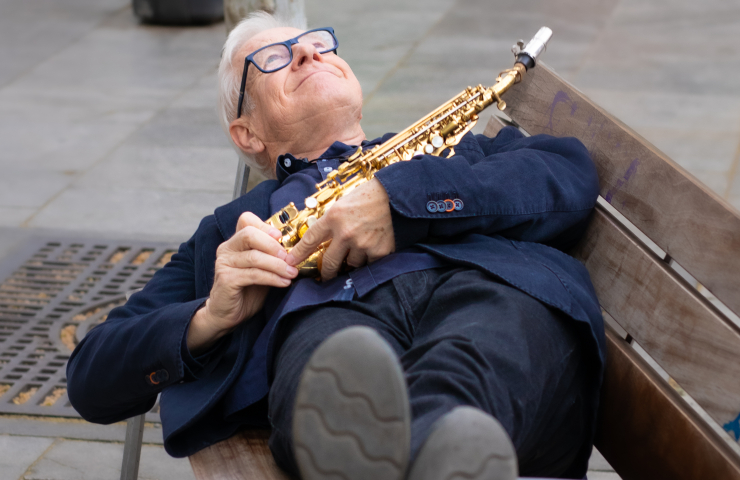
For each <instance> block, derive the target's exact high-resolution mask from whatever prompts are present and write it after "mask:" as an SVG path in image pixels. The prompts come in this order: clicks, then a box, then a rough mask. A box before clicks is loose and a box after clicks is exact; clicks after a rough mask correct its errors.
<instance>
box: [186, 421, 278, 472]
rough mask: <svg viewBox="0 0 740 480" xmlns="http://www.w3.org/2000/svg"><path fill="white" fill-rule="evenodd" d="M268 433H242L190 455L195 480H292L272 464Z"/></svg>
mask: <svg viewBox="0 0 740 480" xmlns="http://www.w3.org/2000/svg"><path fill="white" fill-rule="evenodd" d="M269 436H270V434H269V431H267V430H243V431H241V432H239V433H237V434H236V435H234V436H233V437H231V438H229V439H227V440H223V441H221V442H219V443H217V444H215V445H211V446H210V447H208V448H205V449H203V450H201V451H200V452H198V453H196V454H194V455H191V456H190V465H191V466H192V467H193V473H194V474H195V478H196V479H197V480H291V477H289V476H288V475H287V474H286V473H285V472H283V471H282V470H280V468H278V466H277V465H276V464H275V460H274V459H273V457H272V452H270V448H269V447H268V446H267V439H268V438H269Z"/></svg>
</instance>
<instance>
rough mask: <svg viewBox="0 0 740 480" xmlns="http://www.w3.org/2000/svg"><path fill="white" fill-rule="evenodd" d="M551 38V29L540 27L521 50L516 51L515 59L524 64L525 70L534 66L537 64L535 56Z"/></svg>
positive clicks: (543, 49) (538, 54)
mask: <svg viewBox="0 0 740 480" xmlns="http://www.w3.org/2000/svg"><path fill="white" fill-rule="evenodd" d="M551 38H552V30H550V29H549V28H547V27H542V28H540V30H539V31H538V32H537V34H536V35H535V36H534V37H532V40H530V41H529V43H527V45H526V46H525V47H524V48H522V50H521V51H519V52H517V55H516V61H517V62H519V63H521V64H522V65H524V66H525V67H526V68H527V70H529V69H530V68H534V66H535V65H536V64H537V58H538V57H539V56H540V54H541V53H542V52H544V51H545V50H546V49H547V42H549V41H550V39H551Z"/></svg>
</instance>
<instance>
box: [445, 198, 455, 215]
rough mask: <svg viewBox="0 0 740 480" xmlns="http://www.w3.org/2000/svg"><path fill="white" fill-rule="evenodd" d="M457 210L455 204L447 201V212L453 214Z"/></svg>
mask: <svg viewBox="0 0 740 480" xmlns="http://www.w3.org/2000/svg"><path fill="white" fill-rule="evenodd" d="M454 209H455V202H453V201H452V200H450V199H447V200H445V212H451V211H453V210H454Z"/></svg>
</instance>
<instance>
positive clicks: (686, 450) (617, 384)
mask: <svg viewBox="0 0 740 480" xmlns="http://www.w3.org/2000/svg"><path fill="white" fill-rule="evenodd" d="M606 333H607V335H606V338H607V352H608V353H607V371H606V375H605V377H604V385H603V387H602V396H601V405H600V411H599V428H598V430H597V432H596V439H595V444H596V448H598V449H599V451H600V452H601V453H602V454H603V455H604V458H606V459H607V461H608V462H609V464H610V465H611V466H612V467H614V469H615V470H616V471H617V472H618V473H619V475H620V476H621V477H622V478H624V479H629V480H655V479H658V478H669V479H671V480H695V479H699V478H701V479H710V478H711V479H720V478H721V479H723V480H740V460H738V458H737V456H736V455H735V454H734V452H732V451H731V450H730V449H729V447H728V445H727V444H725V443H724V440H723V439H721V438H719V437H718V435H717V434H716V433H714V431H712V430H710V429H709V428H708V427H707V426H706V425H705V423H704V421H703V420H702V419H701V418H699V417H698V416H697V414H696V412H694V411H693V410H692V409H691V408H690V407H689V406H688V405H687V404H686V402H684V401H683V399H681V397H680V396H679V395H678V394H677V393H676V392H675V390H673V388H671V387H670V385H668V383H667V382H666V381H665V380H663V379H662V378H661V377H660V376H658V375H657V374H656V373H655V371H654V370H653V369H652V368H651V367H650V366H649V365H647V363H645V361H644V360H643V359H642V358H640V356H639V355H638V354H637V352H635V350H634V349H633V348H632V347H631V346H630V345H629V344H627V342H626V341H625V340H624V339H622V338H621V337H619V336H618V335H617V334H616V333H615V332H614V330H612V329H611V328H608V327H607V332H606Z"/></svg>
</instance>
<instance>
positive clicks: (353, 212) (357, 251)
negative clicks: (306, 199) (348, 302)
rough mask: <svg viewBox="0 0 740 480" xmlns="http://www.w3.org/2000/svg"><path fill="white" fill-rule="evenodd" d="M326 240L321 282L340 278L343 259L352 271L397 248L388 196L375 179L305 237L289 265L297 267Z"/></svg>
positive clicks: (344, 199) (342, 200) (341, 201)
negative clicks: (328, 241) (326, 245)
mask: <svg viewBox="0 0 740 480" xmlns="http://www.w3.org/2000/svg"><path fill="white" fill-rule="evenodd" d="M327 240H331V245H329V247H328V248H327V249H326V252H325V253H324V257H323V260H322V265H321V278H322V280H330V279H332V278H334V277H336V276H337V272H338V271H339V268H340V267H341V266H342V262H343V261H344V259H345V258H346V259H347V265H349V266H350V267H355V268H357V267H362V266H363V265H365V264H366V263H372V262H374V261H375V260H378V259H380V258H383V257H385V256H386V255H388V254H389V253H391V252H393V251H394V250H395V247H396V242H395V237H394V235H393V223H392V221H391V209H390V205H389V204H388V194H387V193H386V191H385V188H383V185H381V183H380V182H379V181H378V180H377V179H373V180H371V181H369V182H367V183H365V184H363V185H360V186H359V187H357V188H356V189H355V190H354V191H352V192H350V193H349V194H347V196H346V197H342V198H340V199H339V200H337V202H336V203H335V204H334V205H333V206H332V207H331V208H330V209H329V211H327V212H326V213H325V214H324V215H323V216H322V217H321V218H319V219H318V220H317V221H316V223H314V224H313V225H312V226H311V228H309V229H308V230H307V231H306V233H305V234H304V235H303V238H302V239H301V241H300V242H298V243H297V244H296V246H295V247H294V248H293V250H291V252H290V254H289V255H288V258H287V262H288V263H289V264H291V265H298V264H299V263H301V262H302V261H303V260H305V259H306V257H308V256H309V255H310V254H311V253H312V252H314V251H315V250H316V248H317V247H318V246H319V245H321V244H322V243H324V242H325V241H327Z"/></svg>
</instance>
